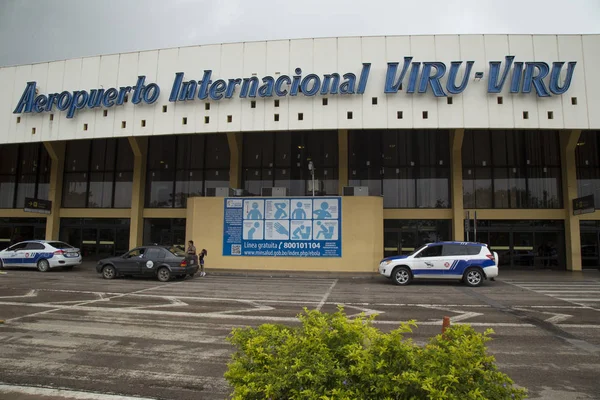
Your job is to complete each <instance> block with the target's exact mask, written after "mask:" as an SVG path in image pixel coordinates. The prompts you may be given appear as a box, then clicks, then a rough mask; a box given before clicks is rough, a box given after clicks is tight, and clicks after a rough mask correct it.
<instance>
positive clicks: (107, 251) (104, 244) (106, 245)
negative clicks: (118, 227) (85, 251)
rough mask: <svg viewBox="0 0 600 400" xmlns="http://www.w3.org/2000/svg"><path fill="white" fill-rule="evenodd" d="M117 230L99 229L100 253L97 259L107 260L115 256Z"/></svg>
mask: <svg viewBox="0 0 600 400" xmlns="http://www.w3.org/2000/svg"><path fill="white" fill-rule="evenodd" d="M115 239H116V232H115V229H113V228H110V229H107V228H101V229H98V252H97V257H98V258H100V259H102V258H107V257H112V256H113V254H115Z"/></svg>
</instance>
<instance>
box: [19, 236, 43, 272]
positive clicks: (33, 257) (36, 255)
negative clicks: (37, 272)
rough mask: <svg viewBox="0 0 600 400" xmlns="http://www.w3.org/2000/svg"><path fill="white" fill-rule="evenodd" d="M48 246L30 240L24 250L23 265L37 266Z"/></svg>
mask: <svg viewBox="0 0 600 400" xmlns="http://www.w3.org/2000/svg"><path fill="white" fill-rule="evenodd" d="M45 250H46V246H44V245H43V244H42V243H36V242H28V243H27V246H25V249H23V250H22V252H23V253H24V255H23V259H22V261H21V265H22V266H24V267H35V266H37V262H38V261H39V259H40V256H41V255H42V254H43V253H45V252H46V251H45Z"/></svg>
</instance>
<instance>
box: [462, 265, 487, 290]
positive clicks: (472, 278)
mask: <svg viewBox="0 0 600 400" xmlns="http://www.w3.org/2000/svg"><path fill="white" fill-rule="evenodd" d="M463 282H465V283H466V284H467V285H468V286H479V285H481V284H482V283H483V272H482V271H481V270H480V269H479V268H469V269H468V270H467V272H465V276H464V278H463Z"/></svg>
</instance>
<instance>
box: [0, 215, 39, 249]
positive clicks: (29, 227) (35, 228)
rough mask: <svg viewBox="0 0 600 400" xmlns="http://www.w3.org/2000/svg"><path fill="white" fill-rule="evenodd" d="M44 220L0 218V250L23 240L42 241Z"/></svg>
mask: <svg viewBox="0 0 600 400" xmlns="http://www.w3.org/2000/svg"><path fill="white" fill-rule="evenodd" d="M45 237H46V218H0V250H4V249H6V248H7V247H9V246H11V245H13V244H15V243H18V242H22V241H23V240H33V239H38V240H43V239H45Z"/></svg>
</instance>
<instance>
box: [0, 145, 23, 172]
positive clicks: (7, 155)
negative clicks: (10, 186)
mask: <svg viewBox="0 0 600 400" xmlns="http://www.w3.org/2000/svg"><path fill="white" fill-rule="evenodd" d="M18 157H19V145H16V144H3V145H1V146H0V174H3V175H4V174H15V173H16V172H17V170H16V168H17V160H18Z"/></svg>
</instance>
